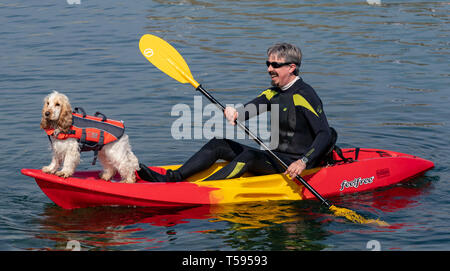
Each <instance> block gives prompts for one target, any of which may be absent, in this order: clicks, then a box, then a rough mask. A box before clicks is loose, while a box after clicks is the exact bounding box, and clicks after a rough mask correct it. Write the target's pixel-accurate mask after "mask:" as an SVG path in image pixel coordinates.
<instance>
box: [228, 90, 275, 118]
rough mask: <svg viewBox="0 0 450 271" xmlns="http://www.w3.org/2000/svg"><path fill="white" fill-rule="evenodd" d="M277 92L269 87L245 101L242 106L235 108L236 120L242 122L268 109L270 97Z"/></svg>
mask: <svg viewBox="0 0 450 271" xmlns="http://www.w3.org/2000/svg"><path fill="white" fill-rule="evenodd" d="M276 94H277V93H276V92H275V91H273V90H271V89H267V90H265V91H263V92H262V93H261V94H260V95H259V96H258V97H256V98H255V99H253V100H251V101H250V102H248V103H246V104H245V105H244V106H241V107H238V108H236V110H237V112H238V120H239V121H241V122H243V121H246V120H248V119H251V118H253V117H254V116H256V115H259V114H261V113H264V112H266V111H270V99H271V98H272V97H273V96H274V95H276Z"/></svg>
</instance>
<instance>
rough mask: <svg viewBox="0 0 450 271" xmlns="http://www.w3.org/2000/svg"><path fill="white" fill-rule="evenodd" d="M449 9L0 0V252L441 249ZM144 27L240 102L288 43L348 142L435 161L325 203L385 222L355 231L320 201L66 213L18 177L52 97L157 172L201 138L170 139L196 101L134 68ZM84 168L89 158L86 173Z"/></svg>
mask: <svg viewBox="0 0 450 271" xmlns="http://www.w3.org/2000/svg"><path fill="white" fill-rule="evenodd" d="M69 2H70V1H69ZM280 2H283V3H280ZM449 14H450V3H449V2H448V1H412V0H409V1H406V0H404V1H394V0H382V3H381V5H368V4H367V3H366V2H365V1H362V0H361V1H358V0H352V1H349V0H342V1H321V0H316V1H262V0H261V1H256V0H244V1H243V0H239V1H210V0H203V1H190V0H185V1H98V0H92V1H91V0H89V1H87V0H81V3H80V4H73V5H70V4H68V3H67V1H66V0H58V1H47V0H40V1H18V0H12V1H2V0H0V38H1V40H2V42H1V43H0V52H1V54H0V63H1V65H0V116H1V118H0V141H1V149H0V157H1V167H0V182H1V184H2V189H1V191H2V192H1V195H2V196H1V198H0V250H63V249H65V248H66V245H67V242H68V241H70V240H77V241H78V242H80V244H81V249H83V250H367V248H366V245H367V243H368V242H369V241H370V240H376V241H378V242H379V244H380V245H381V249H382V250H449V248H450V227H449V224H448V221H449V219H450V207H449V206H450V205H449V203H450V200H449V197H448V195H449V192H450V188H449V185H448V182H449V176H448V175H449V173H450V172H449V171H450V168H449V161H450V154H449V153H450V147H449V134H450V128H449V123H448V116H449V115H450V110H449V96H450V90H449V85H450V79H449V76H450V68H449V53H450V51H449V43H450V39H449ZM146 33H150V34H155V35H158V36H160V37H162V38H164V39H165V40H167V41H169V42H170V43H171V44H173V45H174V46H175V47H176V48H177V49H178V50H179V51H180V53H181V54H182V55H183V56H184V58H185V59H186V61H187V62H188V64H189V66H190V68H191V71H192V73H193V75H194V77H195V78H196V79H197V81H199V82H200V83H202V84H203V85H204V86H205V87H206V88H208V89H210V91H211V93H212V94H213V95H214V96H215V97H216V98H217V99H218V100H220V101H222V102H223V103H234V104H235V103H244V102H246V101H248V100H250V99H252V98H253V97H255V95H257V94H259V93H260V91H261V90H263V89H264V88H265V87H267V86H268V85H269V78H268V75H267V73H266V67H265V65H264V62H265V51H266V49H267V47H269V46H270V45H272V44H273V43H275V42H280V41H287V42H291V43H295V44H297V45H299V46H300V47H301V48H302V51H303V54H304V60H303V64H302V68H301V72H302V77H303V79H304V80H305V81H306V82H308V83H309V84H311V85H312V86H313V87H314V88H315V89H316V90H317V92H318V93H319V95H320V96H321V98H322V100H323V102H324V106H325V111H326V112H327V114H328V117H329V122H330V123H331V125H332V126H334V127H336V129H337V130H338V131H339V134H340V137H339V141H338V143H339V144H340V145H341V146H343V147H371V148H381V149H390V150H395V151H399V152H404V153H411V154H415V155H418V156H421V157H423V158H426V159H429V160H432V161H434V162H435V164H436V167H435V168H434V169H433V170H431V171H429V172H427V173H426V175H425V176H423V177H419V178H416V179H414V180H412V181H410V182H408V183H404V184H401V185H397V186H395V187H390V188H389V189H383V190H379V191H373V192H368V193H364V194H360V195H353V196H347V197H339V198H334V199H332V200H333V202H334V203H335V204H336V205H339V206H345V207H348V208H351V209H353V210H357V211H358V212H360V213H362V214H364V215H366V216H369V217H380V218H381V219H383V220H385V221H388V222H389V223H390V224H392V225H393V226H392V227H390V228H377V227H374V226H363V225H356V224H352V223H348V222H346V221H343V220H342V219H340V218H336V217H333V216H330V215H329V214H328V213H327V212H325V211H324V210H323V209H321V208H320V206H319V203H318V202H316V201H309V202H280V203H257V204H247V205H234V206H217V207H213V208H210V207H196V208H187V209H177V210H169V211H167V210H155V209H145V208H114V207H107V208H106V207H105V208H86V209H79V210H74V211H67V210H63V209H61V208H60V207H58V206H56V205H55V204H54V203H52V202H51V201H50V200H49V199H48V198H47V197H46V196H45V195H44V194H43V193H42V192H41V190H40V189H39V188H38V186H37V185H36V183H35V182H34V180H32V179H31V178H29V177H26V176H23V175H21V174H20V169H21V168H40V167H42V166H43V165H45V164H47V163H48V162H49V161H50V157H51V156H50V151H49V146H48V140H47V137H46V136H45V135H44V133H43V132H42V131H41V130H40V129H39V121H40V111H41V106H42V100H43V98H44V97H45V95H47V94H48V93H49V92H51V91H52V90H58V91H61V92H64V93H65V94H67V95H68V96H69V98H70V99H71V101H72V104H74V105H76V106H82V107H84V108H85V109H86V110H87V111H88V112H89V113H93V112H95V111H101V112H103V113H105V114H106V115H108V116H110V117H111V118H116V119H122V120H124V121H125V122H126V124H127V131H128V134H129V136H130V138H131V143H132V145H133V149H134V151H135V153H136V154H137V156H138V157H139V159H140V160H141V161H142V162H145V163H148V164H150V165H164V164H176V163H182V162H184V161H185V160H186V159H187V158H188V157H189V156H190V155H191V154H192V153H194V152H195V151H197V150H198V149H199V148H200V147H201V146H202V145H203V144H204V143H205V142H206V141H207V139H191V140H188V139H186V140H174V139H173V138H172V136H171V126H172V124H173V122H174V121H175V120H176V119H177V117H174V116H171V109H172V107H173V106H175V105H176V104H181V103H185V104H187V105H189V106H192V105H193V101H194V95H198V94H196V93H195V92H194V90H193V89H192V87H191V86H189V85H182V84H179V83H178V82H176V81H174V80H173V79H171V78H169V77H168V76H166V75H165V74H163V73H162V72H160V71H159V70H157V69H156V68H154V67H153V66H152V65H151V64H150V63H148V62H147V60H145V59H144V58H143V56H142V55H141V53H140V52H139V49H138V41H139V38H140V37H141V36H142V35H143V34H146ZM206 105H207V101H206V100H203V106H206ZM207 119H208V118H206V117H205V118H204V119H203V120H204V121H206V120H207ZM248 144H253V143H252V142H251V141H248ZM91 159H92V154H91V153H87V154H83V162H82V164H81V165H80V167H79V169H80V170H86V169H92V168H93V166H91V165H90V162H91ZM94 168H99V166H94Z"/></svg>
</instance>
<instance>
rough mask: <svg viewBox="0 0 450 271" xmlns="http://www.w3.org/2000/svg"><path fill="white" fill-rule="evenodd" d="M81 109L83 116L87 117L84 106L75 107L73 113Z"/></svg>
mask: <svg viewBox="0 0 450 271" xmlns="http://www.w3.org/2000/svg"><path fill="white" fill-rule="evenodd" d="M79 111H81V114H82V115H83V118H85V117H86V111H84V109H83V107H75V109H74V110H73V113H78V114H79Z"/></svg>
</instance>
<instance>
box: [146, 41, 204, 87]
mask: <svg viewBox="0 0 450 271" xmlns="http://www.w3.org/2000/svg"><path fill="white" fill-rule="evenodd" d="M139 49H140V50H141V53H142V55H144V57H145V58H147V60H148V61H150V62H151V63H152V64H153V65H155V66H156V67H157V68H158V69H160V70H161V71H162V72H164V73H165V74H167V75H168V76H170V77H172V78H173V79H175V80H177V81H178V82H180V83H183V84H184V83H190V84H191V85H192V86H194V87H195V88H197V87H198V86H199V85H200V84H199V83H197V81H195V80H194V78H193V77H192V74H191V71H190V70H189V67H188V65H187V64H186V61H184V59H183V57H182V56H181V55H180V53H178V51H177V50H176V49H175V48H173V47H172V45H170V44H169V43H167V42H166V41H165V40H163V39H161V38H159V37H157V36H154V35H150V34H145V35H143V36H142V37H141V40H140V41H139Z"/></svg>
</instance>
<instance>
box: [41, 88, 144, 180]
mask: <svg viewBox="0 0 450 271" xmlns="http://www.w3.org/2000/svg"><path fill="white" fill-rule="evenodd" d="M105 119H106V118H105ZM72 123H73V114H72V107H71V105H70V102H69V99H68V98H67V96H66V95H64V94H61V93H59V92H57V91H54V92H53V93H50V94H49V95H48V96H47V97H46V98H45V99H44V106H43V109H42V119H41V129H44V130H46V131H49V130H52V131H54V132H52V135H49V138H50V142H51V145H52V149H53V157H52V161H51V163H50V164H49V165H48V166H44V167H43V168H42V171H43V172H45V173H50V174H55V175H57V176H60V177H63V178H67V177H70V176H72V175H73V173H74V172H75V169H76V167H77V166H78V164H79V163H80V151H81V149H80V144H79V139H77V138H74V137H68V138H64V139H60V137H58V135H60V134H63V135H64V134H70V133H71V127H72ZM47 134H49V133H48V132H47ZM98 158H99V160H100V162H101V164H102V166H103V171H102V172H101V173H100V175H99V177H100V178H101V179H103V180H106V181H109V180H111V178H112V177H114V175H115V174H116V172H119V174H120V176H121V182H124V183H134V182H135V181H136V173H135V172H136V171H137V170H139V162H138V159H137V157H136V156H135V155H134V153H133V152H132V150H131V145H130V143H129V140H128V135H126V134H123V135H122V136H121V137H120V139H118V140H116V141H113V142H111V143H108V144H105V145H103V146H102V147H101V148H100V149H99V150H98ZM59 168H61V169H60V170H58V169H59Z"/></svg>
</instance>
